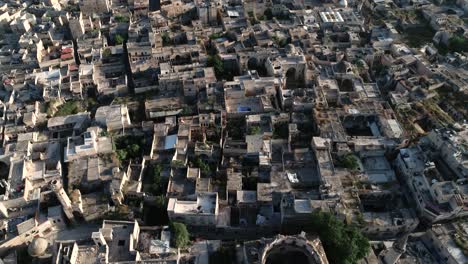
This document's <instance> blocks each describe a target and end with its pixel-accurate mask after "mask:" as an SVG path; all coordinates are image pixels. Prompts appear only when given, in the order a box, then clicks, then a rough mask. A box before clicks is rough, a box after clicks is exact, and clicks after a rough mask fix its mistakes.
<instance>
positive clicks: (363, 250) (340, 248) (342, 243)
mask: <svg viewBox="0 0 468 264" xmlns="http://www.w3.org/2000/svg"><path fill="white" fill-rule="evenodd" d="M310 227H311V228H312V231H313V232H315V233H317V234H318V235H319V237H320V240H321V241H322V244H323V247H324V249H325V253H327V258H328V259H329V261H330V263H336V264H351V263H358V261H359V260H360V259H362V258H364V257H365V256H366V255H367V253H368V251H369V248H370V244H369V241H368V239H367V238H366V237H365V236H364V235H362V234H361V232H360V231H359V230H358V229H357V228H356V227H355V226H350V225H345V224H344V223H343V222H341V221H339V220H338V219H337V218H336V217H334V216H333V215H332V214H330V213H326V212H320V211H316V212H314V213H313V214H312V217H311V222H310Z"/></svg>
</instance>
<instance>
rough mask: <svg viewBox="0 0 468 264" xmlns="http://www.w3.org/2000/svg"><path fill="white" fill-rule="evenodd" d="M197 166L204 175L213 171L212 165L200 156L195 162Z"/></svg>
mask: <svg viewBox="0 0 468 264" xmlns="http://www.w3.org/2000/svg"><path fill="white" fill-rule="evenodd" d="M193 163H194V165H195V167H197V168H199V169H200V173H201V175H202V176H208V175H209V174H210V173H211V169H210V165H208V164H207V163H206V162H205V161H203V160H202V159H200V158H196V159H195V161H194V162H193Z"/></svg>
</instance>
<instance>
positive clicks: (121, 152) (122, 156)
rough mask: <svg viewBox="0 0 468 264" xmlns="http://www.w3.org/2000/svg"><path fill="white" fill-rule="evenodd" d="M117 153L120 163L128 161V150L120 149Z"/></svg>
mask: <svg viewBox="0 0 468 264" xmlns="http://www.w3.org/2000/svg"><path fill="white" fill-rule="evenodd" d="M116 153H117V158H118V159H119V160H120V161H124V160H127V157H128V153H127V150H125V149H118V150H117V151H116Z"/></svg>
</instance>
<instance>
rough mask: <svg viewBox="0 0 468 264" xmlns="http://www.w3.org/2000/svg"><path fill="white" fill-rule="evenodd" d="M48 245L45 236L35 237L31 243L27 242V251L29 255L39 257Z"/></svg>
mask: <svg viewBox="0 0 468 264" xmlns="http://www.w3.org/2000/svg"><path fill="white" fill-rule="evenodd" d="M48 247H49V242H48V241H47V240H46V239H45V238H42V237H36V238H34V239H33V241H32V242H31V244H29V246H28V253H29V255H31V257H39V256H42V255H44V253H45V252H46V250H47V248H48Z"/></svg>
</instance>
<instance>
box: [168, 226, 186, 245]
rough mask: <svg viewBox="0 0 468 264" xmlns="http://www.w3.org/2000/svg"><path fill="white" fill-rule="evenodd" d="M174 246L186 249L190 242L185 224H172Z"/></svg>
mask: <svg viewBox="0 0 468 264" xmlns="http://www.w3.org/2000/svg"><path fill="white" fill-rule="evenodd" d="M170 229H171V233H172V234H171V235H172V244H173V245H174V246H175V247H177V248H184V247H186V246H187V245H188V243H189V242H190V238H189V233H188V231H187V227H186V226H185V224H183V223H177V222H172V223H171V224H170Z"/></svg>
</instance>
